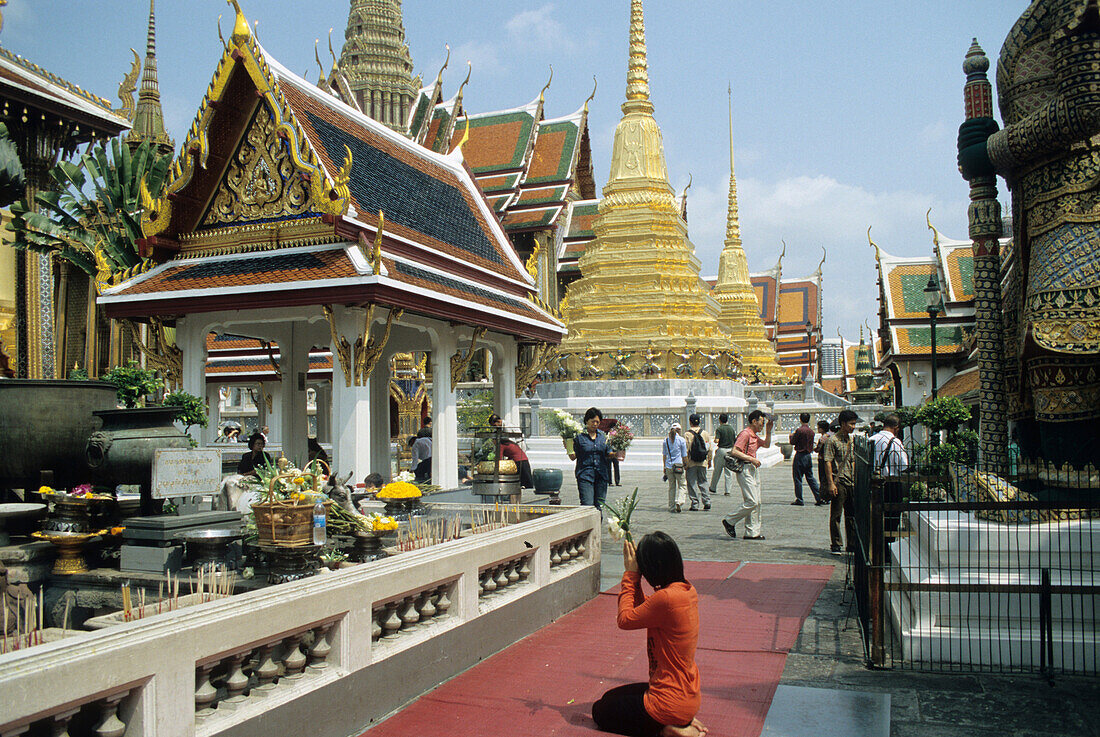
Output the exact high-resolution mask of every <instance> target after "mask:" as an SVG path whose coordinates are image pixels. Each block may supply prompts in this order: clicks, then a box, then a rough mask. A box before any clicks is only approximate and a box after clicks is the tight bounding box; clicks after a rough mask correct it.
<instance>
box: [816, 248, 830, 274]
mask: <svg viewBox="0 0 1100 737" xmlns="http://www.w3.org/2000/svg"><path fill="white" fill-rule="evenodd" d="M828 255H829V252H828V251H826V250H825V246H822V247H821V263H819V264H818V265H817V268H816V269H815V270H814V275H815V276H821V267H822V266H824V265H825V257H826V256H828Z"/></svg>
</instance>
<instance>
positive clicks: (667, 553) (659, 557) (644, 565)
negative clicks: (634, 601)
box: [637, 531, 687, 589]
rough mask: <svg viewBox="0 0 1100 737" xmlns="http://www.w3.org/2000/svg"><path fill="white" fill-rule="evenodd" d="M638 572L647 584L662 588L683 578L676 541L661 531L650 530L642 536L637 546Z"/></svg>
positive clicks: (681, 562) (682, 563)
mask: <svg viewBox="0 0 1100 737" xmlns="http://www.w3.org/2000/svg"><path fill="white" fill-rule="evenodd" d="M637 558H638V572H639V573H641V574H642V576H643V577H644V578H645V580H646V581H648V582H649V585H650V586H652V587H653V588H655V589H663V588H664V587H666V586H668V585H669V584H672V583H676V582H677V581H682V582H683V583H687V579H686V578H684V558H683V556H682V555H680V548H679V547H678V546H677V545H676V541H675V540H673V539H672V538H671V537H669V536H668V535H666V534H665V533H663V532H660V531H658V532H651V533H649V534H648V535H646V536H645V537H643V538H642V540H641V542H639V543H638V548H637Z"/></svg>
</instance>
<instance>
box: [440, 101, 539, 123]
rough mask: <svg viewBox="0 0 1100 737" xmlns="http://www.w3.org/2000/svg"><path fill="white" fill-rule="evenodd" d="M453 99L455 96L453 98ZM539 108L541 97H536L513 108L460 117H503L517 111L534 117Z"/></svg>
mask: <svg viewBox="0 0 1100 737" xmlns="http://www.w3.org/2000/svg"><path fill="white" fill-rule="evenodd" d="M452 100H453V98H452ZM446 104H447V103H445V102H444V103H440V105H446ZM436 107H439V105H437V106H436ZM538 109H539V99H538V98H537V97H536V98H535V99H534V100H532V101H531V102H529V103H527V104H526V105H520V106H518V107H513V108H506V109H504V110H492V111H490V112H487V113H463V114H462V115H460V116H459V119H460V120H465V119H466V118H469V119H470V120H481V119H482V118H494V117H503V116H505V115H515V114H516V113H527V114H528V115H530V116H531V117H532V118H533V117H535V113H536V112H537V111H538ZM535 122H536V124H537V123H539V122H541V121H535Z"/></svg>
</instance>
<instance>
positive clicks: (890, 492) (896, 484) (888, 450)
mask: <svg viewBox="0 0 1100 737" xmlns="http://www.w3.org/2000/svg"><path fill="white" fill-rule="evenodd" d="M900 432H901V418H900V417H898V416H897V415H895V414H889V415H886V418H885V419H884V420H883V421H882V429H881V430H879V431H878V432H877V433H875V434H874V435H872V436H871V443H872V449H871V453H872V456H871V457H872V458H873V459H874V464H875V465H874V468H873V469H872V472H873V473H875V474H878V475H879V476H880V477H882V501H883V502H885V503H887V504H891V503H894V504H896V503H898V502H900V501H901V499H902V497H903V496H905V494H904V492H903V490H902V483H901V472H902V471H904V470H905V469H907V468H909V454H908V453H906V452H905V446H904V445H902V442H901V438H899V437H898V434H899V433H900ZM900 521H901V514H900V513H899V512H896V511H895V512H887V513H886V515H885V517H884V518H883V530H885V532H886V534H887V542H889V539H890V534H891V533H894V532H897V531H898V523H899V522H900Z"/></svg>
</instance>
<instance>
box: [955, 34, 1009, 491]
mask: <svg viewBox="0 0 1100 737" xmlns="http://www.w3.org/2000/svg"><path fill="white" fill-rule="evenodd" d="M988 70H989V59H988V58H986V55H985V52H984V51H982V47H981V46H979V45H978V41H977V39H975V40H974V42H973V43H972V44H971V46H970V49H969V51H967V54H966V59H965V61H963V71H964V72H966V85H965V87H964V88H963V97H964V100H965V103H966V119H967V120H968V121H970V120H974V119H977V118H988V119H992V118H993V87H992V85H990V83H989V79H988V78H987V77H986V72H987V71H988ZM969 215H970V239H971V247H972V249H973V252H974V312H975V331H976V333H977V336H976V337H977V344H978V377H979V381H980V383H981V387H980V388H979V390H978V391H979V395H978V397H979V402H980V407H981V418H980V423H981V424H980V426H979V450H980V453H981V460H982V464H983V466H985V467H986V468H988V469H990V470H991V471H993V472H995V473H1000V472H1002V471H1003V470H1004V469H1005V468H1006V463H1007V455H1006V452H1007V447H1008V412H1007V406H1006V403H1005V374H1004V364H1003V361H1004V337H1003V334H1002V332H1001V258H1000V241H999V238H1000V236H1001V233H1002V232H1003V226H1002V223H1001V205H1000V203H999V202H997V177H996V175H995V174H993V173H989V174H988V175H980V176H974V177H972V178H971V179H970V209H969Z"/></svg>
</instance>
